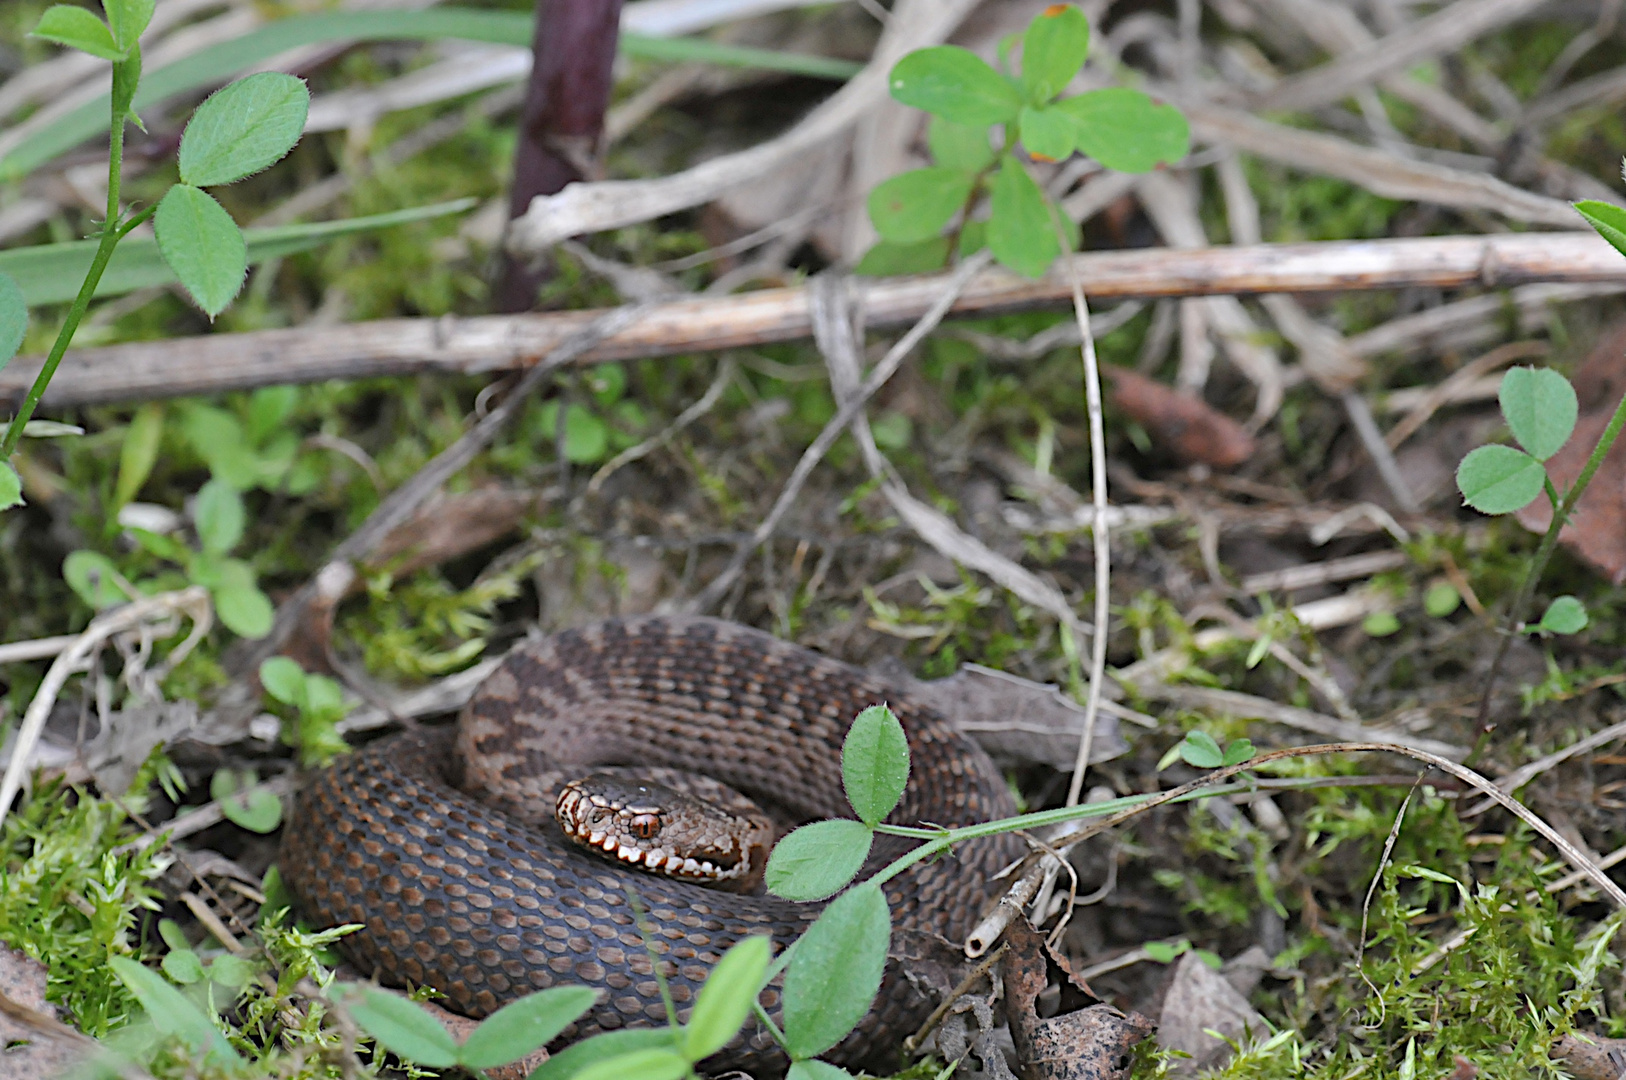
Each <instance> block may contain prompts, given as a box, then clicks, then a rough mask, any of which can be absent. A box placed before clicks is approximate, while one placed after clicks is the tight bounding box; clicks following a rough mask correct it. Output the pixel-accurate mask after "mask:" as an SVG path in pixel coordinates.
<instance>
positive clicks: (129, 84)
mask: <svg viewBox="0 0 1626 1080" xmlns="http://www.w3.org/2000/svg"><path fill="white" fill-rule="evenodd" d="M140 79H141V53H140V51H139V50H138V49H131V51H130V58H129V59H128V60H116V61H114V63H113V104H112V109H113V117H112V128H111V132H110V134H109V136H108V146H107V217H106V218H105V219H104V220H103V222H102V232H101V237H100V239H99V242H98V243H97V245H96V254H95V256H94V257H93V258H92V259H91V260H90V271H89V273H87V274H86V275H85V280H84V281H83V282H82V283H81V284H80V286H79V295H77V296H75V297H74V298H73V306H72V307H70V308H69V309H68V317H67V319H66V320H64V321H63V323H62V329H61V330H60V331H58V333H57V335H56V341H55V342H53V343H52V345H51V351H50V353H49V354H48V355H47V356H46V358H45V366H43V367H41V368H40V373H39V375H38V376H37V377H36V378H35V379H34V385H33V386H31V387H29V388H28V396H27V397H25V398H23V403H22V407H21V408H19V409H18V410H17V415H16V416H14V417H12V419H11V426H10V427H8V428H7V429H6V437H5V440H4V441H3V442H0V461H8V460H10V458H11V455H12V454H13V453H15V452H16V450H17V442H18V440H20V439H21V438H22V437H23V428H25V427H27V426H28V421H29V420H30V419H32V418H33V416H34V410H35V409H36V408H38V407H39V403H40V399H41V398H43V397H44V396H45V388H46V387H48V386H50V385H51V379H52V377H53V376H55V375H56V369H57V367H58V365H60V364H61V363H62V357H63V356H65V355H66V354H67V352H68V344H69V342H71V341H73V335H74V334H75V332H77V331H78V329H79V324H80V322H82V321H83V320H84V317H85V312H86V311H88V310H89V309H90V301H91V298H92V297H94V296H95V295H96V286H98V285H100V284H101V281H102V273H103V272H104V271H105V270H106V269H107V264H108V262H109V261H110V260H111V259H112V258H113V249H114V248H116V247H118V244H119V241H120V240H122V239H124V237H125V236H127V235H128V234H129V231H130V230H131V229H133V228H135V226H136V225H139V224H140V223H141V222H142V221H145V220H146V219H147V218H148V217H150V216H151V211H150V210H149V211H145V212H144V213H143V214H140V215H137V217H136V218H135V219H134V220H132V221H130V222H124V223H121V222H120V220H119V182H120V179H121V177H120V173H121V171H122V167H123V164H124V122H125V119H126V118H127V117H128V116H129V113H130V102H131V101H132V100H133V99H134V98H135V90H136V84H137V83H138V82H139V81H140Z"/></svg>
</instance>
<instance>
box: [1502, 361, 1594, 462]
mask: <svg viewBox="0 0 1626 1080" xmlns="http://www.w3.org/2000/svg"><path fill="white" fill-rule="evenodd" d="M1497 397H1498V400H1499V401H1500V403H1501V406H1502V416H1503V417H1505V418H1506V419H1507V426H1508V427H1510V428H1512V429H1513V437H1514V438H1515V439H1517V440H1519V445H1520V446H1522V447H1524V449H1525V452H1526V453H1528V454H1529V455H1530V456H1531V457H1533V458H1535V459H1536V460H1537V461H1546V460H1547V459H1548V458H1550V457H1552V456H1553V455H1554V454H1556V453H1558V451H1559V450H1561V449H1563V447H1564V444H1565V443H1566V442H1568V441H1569V438H1570V433H1571V432H1572V431H1574V430H1575V418H1576V416H1577V415H1579V407H1578V404H1577V402H1576V399H1575V388H1574V387H1573V386H1571V385H1570V381H1569V380H1568V379H1566V378H1564V376H1562V375H1560V374H1559V373H1558V372H1556V371H1554V370H1553V369H1552V368H1527V367H1516V368H1509V369H1508V371H1507V374H1505V375H1503V376H1502V387H1501V390H1500V391H1499V392H1498V395H1497Z"/></svg>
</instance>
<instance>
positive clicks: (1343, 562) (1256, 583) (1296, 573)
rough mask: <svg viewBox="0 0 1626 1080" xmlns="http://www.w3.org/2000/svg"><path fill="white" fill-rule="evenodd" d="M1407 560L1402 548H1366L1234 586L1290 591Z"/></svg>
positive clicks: (1251, 591)
mask: <svg viewBox="0 0 1626 1080" xmlns="http://www.w3.org/2000/svg"><path fill="white" fill-rule="evenodd" d="M1410 562H1411V557H1410V556H1409V555H1407V554H1406V553H1405V552H1404V551H1369V552H1366V553H1364V554H1361V555H1347V556H1345V557H1344V558H1341V559H1323V560H1321V561H1320V562H1310V563H1300V564H1299V565H1298V566H1289V567H1286V568H1285V569H1282V570H1266V571H1264V572H1262V573H1258V574H1250V575H1249V576H1247V577H1245V578H1243V579H1242V582H1241V584H1239V585H1238V586H1237V589H1238V591H1240V592H1243V593H1246V594H1247V595H1249V596H1258V595H1259V594H1260V593H1267V592H1294V591H1296V590H1298V589H1310V588H1314V587H1315V586H1317V585H1330V584H1332V583H1333V582H1335V581H1353V580H1355V579H1357V578H1369V577H1371V576H1372V575H1373V574H1382V573H1386V572H1387V571H1390V570H1399V569H1400V568H1401V567H1403V566H1406V565H1407V564H1409V563H1410Z"/></svg>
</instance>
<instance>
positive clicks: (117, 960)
mask: <svg viewBox="0 0 1626 1080" xmlns="http://www.w3.org/2000/svg"><path fill="white" fill-rule="evenodd" d="M107 965H108V967H110V968H112V969H113V974H114V975H115V976H116V977H117V978H118V980H119V982H121V983H123V984H124V987H125V989H127V990H129V991H130V993H131V994H132V995H134V997H135V999H136V1000H137V1001H139V1002H140V1003H141V1007H142V1008H143V1009H145V1010H147V1018H148V1019H150V1020H151V1021H152V1026H153V1027H155V1028H157V1029H158V1031H159V1032H160V1033H161V1034H164V1035H172V1036H175V1037H176V1038H179V1039H180V1040H182V1041H183V1042H185V1043H186V1044H188V1045H189V1046H191V1047H192V1048H193V1049H195V1050H203V1049H205V1048H207V1049H208V1051H209V1056H210V1057H218V1058H221V1059H223V1060H225V1061H229V1062H232V1063H239V1062H240V1059H239V1058H238V1056H237V1053H236V1051H234V1050H233V1049H232V1048H231V1045H230V1044H229V1043H227V1042H226V1038H225V1036H224V1035H222V1034H221V1033H220V1031H219V1029H218V1028H216V1027H215V1025H214V1023H213V1021H211V1020H210V1019H209V1017H208V1016H206V1015H204V1012H203V1010H202V1009H200V1008H198V1007H197V1006H196V1005H194V1004H193V1003H192V1002H191V1001H190V1000H189V999H188V998H187V997H186V995H184V994H182V993H181V992H180V991H179V990H177V989H175V987H173V986H171V985H170V984H169V983H168V982H166V981H164V978H163V976H161V975H159V974H158V973H157V972H156V971H153V970H152V969H150V968H147V967H143V966H142V965H141V964H138V963H136V962H135V961H134V960H131V959H130V958H129V957H127V956H110V957H108V958H107Z"/></svg>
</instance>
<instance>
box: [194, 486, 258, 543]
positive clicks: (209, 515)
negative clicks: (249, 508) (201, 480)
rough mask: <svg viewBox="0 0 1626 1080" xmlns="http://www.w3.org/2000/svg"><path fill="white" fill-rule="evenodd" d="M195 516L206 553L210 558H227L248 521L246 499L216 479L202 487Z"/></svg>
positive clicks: (241, 535)
mask: <svg viewBox="0 0 1626 1080" xmlns="http://www.w3.org/2000/svg"><path fill="white" fill-rule="evenodd" d="M192 516H193V519H194V521H195V522H196V523H197V529H198V539H199V540H200V541H201V542H202V544H203V550H204V551H206V552H208V553H209V554H211V555H224V554H225V553H226V552H228V551H230V550H231V549H232V548H234V547H236V546H237V541H239V540H241V539H242V538H243V525H244V522H245V521H246V520H247V514H246V512H245V511H244V509H243V497H242V496H241V495H239V494H238V493H237V489H236V488H234V487H232V486H231V485H230V484H228V483H226V482H225V481H224V480H220V479H214V480H210V481H209V482H208V483H207V484H204V485H203V487H202V489H200V490H199V491H198V498H197V501H196V502H195V503H194V504H193V510H192Z"/></svg>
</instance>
